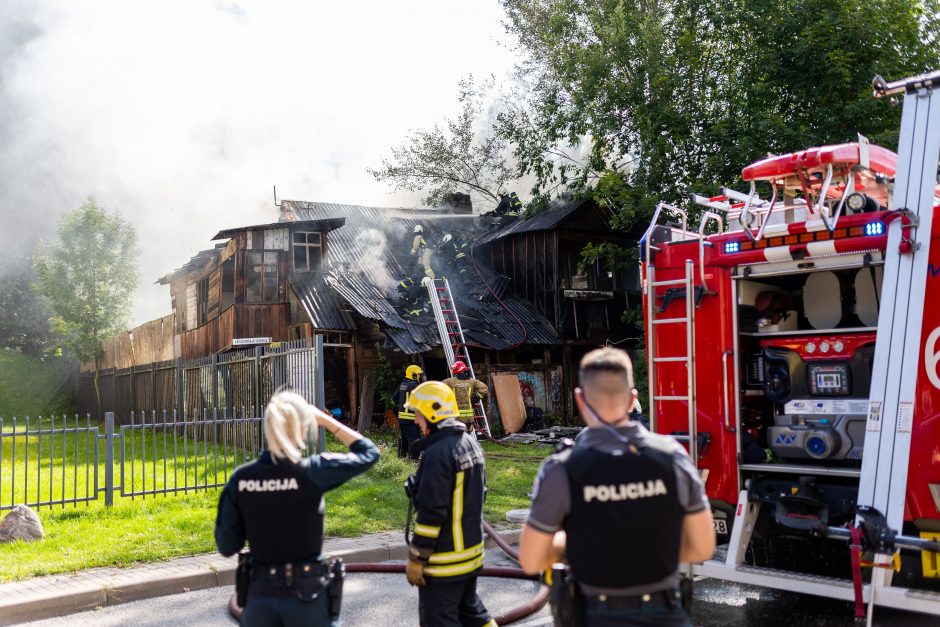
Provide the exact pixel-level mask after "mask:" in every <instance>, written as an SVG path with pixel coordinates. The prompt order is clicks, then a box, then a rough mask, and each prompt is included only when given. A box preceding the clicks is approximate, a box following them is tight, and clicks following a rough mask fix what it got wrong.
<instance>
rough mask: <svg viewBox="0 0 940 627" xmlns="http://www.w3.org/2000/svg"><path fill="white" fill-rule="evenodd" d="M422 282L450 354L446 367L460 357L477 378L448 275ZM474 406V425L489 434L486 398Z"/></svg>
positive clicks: (446, 349) (426, 279) (443, 344)
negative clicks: (446, 277)
mask: <svg viewBox="0 0 940 627" xmlns="http://www.w3.org/2000/svg"><path fill="white" fill-rule="evenodd" d="M421 283H422V285H424V287H425V288H426V289H427V290H428V297H429V299H430V301H431V309H432V310H433V311H434V320H435V321H436V322H437V332H438V333H439V334H440V336H441V346H443V347H444V356H445V357H446V358H447V368H448V369H450V368H453V366H454V362H455V361H457V360H458V359H459V360H460V361H462V362H463V363H465V364H467V369H468V370H469V371H470V376H471V377H472V378H474V379H476V373H474V371H473V362H471V361H470V351H469V350H467V341H466V339H465V338H464V335H463V327H462V326H461V325H460V317H459V316H458V315H457V307H456V306H455V305H454V297H453V295H452V294H451V293H450V284H449V283H448V282H447V279H445V278H440V279H431V278H425V279H424V280H423V281H422V282H421ZM473 407H474V409H475V410H476V411H475V414H474V416H473V423H474V428H476V429H479V430H481V431H482V432H483V433H485V434H486V436H487V437H490V436H491V433H490V423H489V421H488V420H487V418H486V408H485V407H484V406H483V401H481V400H476V401H474V402H473ZM477 419H479V420H480V422H481V423H482V428H480V427H478V426H477V425H476V422H477Z"/></svg>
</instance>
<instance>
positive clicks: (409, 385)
mask: <svg viewBox="0 0 940 627" xmlns="http://www.w3.org/2000/svg"><path fill="white" fill-rule="evenodd" d="M423 378H424V370H422V369H421V367H420V366H417V365H415V364H412V365H410V366H408V367H407V368H406V369H405V379H404V380H403V381H402V382H401V385H399V386H398V394H397V400H398V456H399V457H411V459H415V460H416V459H418V455H417V453H409V451H410V450H411V445H412V444H413V443H414V442H417V441H418V440H420V439H421V429H419V428H418V425H416V424H415V413H414V411H412V410H410V409H406V407H405V405H406V404H407V403H408V395H409V394H411V391H412V390H414V389H415V388H416V387H417V386H418V384H419V383H420V382H421V380H422V379H423Z"/></svg>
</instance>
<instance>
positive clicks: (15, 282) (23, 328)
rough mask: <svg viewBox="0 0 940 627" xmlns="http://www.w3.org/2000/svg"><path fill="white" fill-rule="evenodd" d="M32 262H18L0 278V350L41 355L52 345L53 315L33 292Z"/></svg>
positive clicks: (20, 260) (22, 260) (36, 278)
mask: <svg viewBox="0 0 940 627" xmlns="http://www.w3.org/2000/svg"><path fill="white" fill-rule="evenodd" d="M37 280H38V277H37V276H36V272H35V269H34V267H33V262H32V259H28V258H25V259H24V258H19V259H17V260H15V261H13V266H12V267H11V268H9V269H8V271H7V272H6V273H5V274H4V275H3V277H2V278H0V347H5V348H13V349H17V350H21V351H23V352H24V353H27V354H30V355H41V354H42V353H43V352H44V351H45V350H46V349H48V348H50V345H51V343H52V327H51V324H50V322H49V320H50V318H51V317H52V312H51V311H50V309H49V303H48V301H47V300H46V299H45V298H44V297H43V296H42V295H40V294H39V292H38V290H37V289H36V287H37V286H36V282H37Z"/></svg>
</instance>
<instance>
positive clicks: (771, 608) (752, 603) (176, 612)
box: [30, 550, 937, 627]
mask: <svg viewBox="0 0 940 627" xmlns="http://www.w3.org/2000/svg"><path fill="white" fill-rule="evenodd" d="M487 564H488V565H490V566H509V565H511V563H510V562H509V561H508V560H507V559H506V558H505V557H503V556H502V555H500V554H499V552H498V551H496V550H491V551H488V552H487ZM535 589H536V586H535V584H534V583H531V582H527V581H517V580H508V579H481V580H480V594H481V596H482V597H483V600H484V602H485V603H486V605H487V607H488V608H489V609H490V611H491V612H493V613H494V614H499V613H502V612H504V611H506V610H508V609H510V608H512V607H515V606H517V605H519V604H521V603H524V602H525V601H527V600H528V599H529V598H531V595H532V594H533V593H534V591H535ZM231 594H232V589H231V588H226V589H222V588H213V589H209V590H201V591H198V592H190V593H186V594H178V595H174V596H168V597H160V598H156V599H149V600H146V601H138V602H135V603H127V604H125V605H117V606H112V607H108V608H105V609H101V610H98V611H94V612H84V613H81V614H74V615H72V616H67V617H62V618H58V619H53V620H49V621H42V622H37V623H30V624H31V625H34V626H38V625H42V626H52V625H66V624H67V625H69V626H72V625H77V626H88V627H92V626H94V627H109V626H117V625H134V626H135V627H179V626H180V625H187V626H189V625H233V624H235V621H234V620H232V619H231V617H230V616H229V614H228V610H227V606H228V600H229V597H230V596H231ZM695 596H696V601H695V606H694V608H693V623H694V624H695V625H703V626H708V627H711V626H724V625H738V626H741V627H750V626H753V627H795V626H803V625H815V626H818V627H851V626H852V625H853V620H852V606H851V605H850V604H849V603H845V602H842V601H831V600H827V599H822V598H818V597H812V596H806V595H798V594H792V593H786V592H779V591H776V590H767V589H761V588H755V587H753V586H740V585H735V584H728V583H725V582H719V581H714V580H701V581H699V582H697V583H696V595H695ZM417 605H418V595H417V592H416V591H415V590H414V589H413V588H411V587H410V586H408V584H407V582H406V581H405V578H404V575H370V574H350V575H348V576H347V579H346V595H345V599H344V602H343V625H344V626H345V627H374V626H375V625H387V626H389V627H391V626H396V627H397V626H399V625H403V626H405V625H415V624H417V622H416V609H417ZM551 624H552V623H551V617H550V613H549V609H548V608H547V607H546V608H544V609H542V611H541V612H539V613H538V614H536V615H535V616H533V617H530V618H528V619H525V620H524V621H522V622H520V623H516V625H517V626H521V627H548V626H549V625H551ZM875 624H876V625H891V626H892V627H894V626H898V627H915V626H920V625H929V624H937V623H936V622H934V621H932V620H931V619H929V618H927V617H926V616H924V615H922V614H913V613H909V612H899V611H894V610H887V609H878V610H877V611H876V612H875Z"/></svg>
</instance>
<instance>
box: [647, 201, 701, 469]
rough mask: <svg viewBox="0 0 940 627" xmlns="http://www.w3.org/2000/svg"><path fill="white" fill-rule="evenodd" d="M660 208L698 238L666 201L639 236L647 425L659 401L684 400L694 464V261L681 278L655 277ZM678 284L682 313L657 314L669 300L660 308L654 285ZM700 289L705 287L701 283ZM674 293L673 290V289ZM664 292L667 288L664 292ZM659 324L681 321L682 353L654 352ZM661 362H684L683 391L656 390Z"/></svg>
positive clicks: (684, 234) (653, 426) (679, 211)
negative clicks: (643, 275) (642, 258)
mask: <svg viewBox="0 0 940 627" xmlns="http://www.w3.org/2000/svg"><path fill="white" fill-rule="evenodd" d="M663 209H666V210H668V211H670V212H672V213H675V214H678V215H679V216H681V218H682V231H681V234H682V237H686V238H700V235H699V234H697V233H693V232H691V231H689V230H688V216H687V214H686V212H685V211H683V210H682V209H679V208H678V207H674V206H672V205H667V204H666V203H660V204H659V205H658V206H657V207H656V211H655V213H654V214H653V220H652V223H651V225H650V228H649V230H648V231H647V232H646V235H645V236H644V238H643V240H644V242H645V248H646V251H645V252H646V286H645V287H646V290H647V298H646V307H647V311H646V314H647V315H646V320H647V323H646V337H647V340H646V342H647V345H646V352H647V370H648V378H649V385H650V397H649V416H650V429H651V430H652V431H654V432H656V426H657V425H656V422H657V420H656V418H657V415H658V414H657V412H658V410H657V405H658V404H659V403H666V402H684V403H686V407H687V410H688V415H689V435H688V446H689V456H690V457H691V458H692V460H693V461H694V462H695V464H696V465H698V430H697V428H696V424H695V417H696V408H695V398H696V389H695V302H696V286H695V267H694V266H695V264H694V262H693V261H692V260H691V259H689V260H686V262H685V277H684V278H682V279H670V280H664V281H657V280H656V268H655V267H654V265H653V263H652V261H653V251H658V250H660V248H658V247H657V246H655V244H654V242H653V235H654V233H655V231H656V228H657V224H656V222H657V220H658V219H659V215H660V213H661V212H662V210H663ZM679 286H683V288H684V289H683V291H682V293H681V297H684V299H685V315H684V316H672V317H657V315H656V314H658V313H664V312H665V310H666V309H668V304H669V300H668V299H665V300H664V301H663V307H662V308H660V307H658V306H657V304H656V289H657V288H661V287H664V288H667V289H670V288H672V289H676V288H678V287H679ZM701 289H703V290H704V289H706V288H705V287H704V286H703V287H702V288H701ZM673 293H675V292H673ZM667 294H668V292H667ZM663 324H668V325H672V324H684V325H685V341H686V352H685V354H684V355H669V356H664V355H661V354H660V353H659V352H658V344H657V342H656V332H655V329H656V327H657V326H659V325H663ZM664 363H685V367H686V375H687V379H686V388H685V390H686V393H685V394H657V393H656V391H657V388H658V385H657V383H658V375H657V370H658V366H659V364H664ZM676 439H678V440H680V441H681V440H684V439H685V438H683V437H681V436H680V437H677V438H676Z"/></svg>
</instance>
